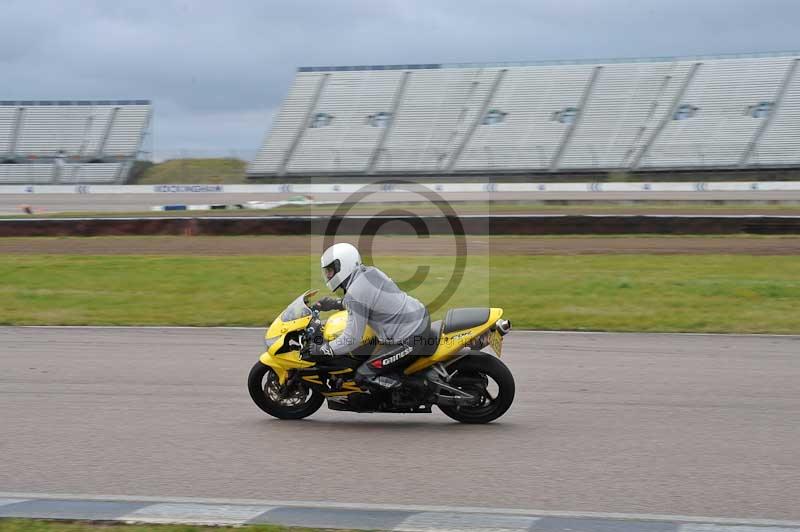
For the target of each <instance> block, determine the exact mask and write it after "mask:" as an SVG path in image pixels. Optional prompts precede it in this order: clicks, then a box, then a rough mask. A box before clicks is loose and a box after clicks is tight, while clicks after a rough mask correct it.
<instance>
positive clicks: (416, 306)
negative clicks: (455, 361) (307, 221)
mask: <svg viewBox="0 0 800 532" xmlns="http://www.w3.org/2000/svg"><path fill="white" fill-rule="evenodd" d="M320 263H321V266H322V277H323V280H324V281H325V284H326V285H327V286H328V288H329V289H330V290H331V292H335V291H336V290H338V289H339V288H341V289H342V290H344V297H343V298H342V299H337V298H333V297H330V296H328V297H324V298H322V299H320V300H319V301H317V302H316V303H315V304H314V306H315V307H316V308H317V309H318V310H320V311H329V310H343V309H347V311H348V312H347V325H346V326H345V329H344V332H343V333H342V334H341V336H339V337H337V338H336V339H334V340H333V341H331V342H329V343H321V344H317V343H312V344H311V345H310V346H309V350H308V354H309V355H310V356H311V357H321V356H336V355H344V354H346V353H349V352H350V351H352V350H353V349H355V348H357V347H359V346H360V345H361V344H362V338H363V336H364V331H365V329H366V327H367V325H369V326H370V327H371V328H372V330H373V331H375V334H376V336H377V338H378V341H379V342H380V343H379V345H378V346H377V348H376V350H375V351H374V352H373V354H372V355H371V356H370V357H369V359H368V360H367V361H366V362H364V363H363V364H361V366H359V368H358V369H357V370H356V376H355V382H356V384H358V385H359V386H363V385H366V386H368V387H370V388H373V389H383V390H391V389H395V388H398V387H400V386H401V382H400V378H399V377H400V371H401V370H402V369H404V368H405V367H406V366H408V365H409V364H411V362H413V360H414V358H415V357H416V356H424V355H429V354H431V353H432V352H433V350H434V349H435V345H434V342H432V341H431V334H430V325H431V320H430V315H429V314H428V310H427V309H426V308H425V305H423V304H422V303H420V302H419V301H418V300H417V299H415V298H413V297H411V296H410V295H408V294H406V293H405V292H403V291H402V290H400V288H398V287H397V285H396V284H395V282H394V281H392V280H391V279H390V278H389V276H387V275H386V274H385V273H383V272H382V271H381V270H379V269H378V268H375V267H374V266H365V265H363V264H362V263H361V255H360V254H359V252H358V250H357V249H356V248H355V246H353V245H351V244H346V243H340V244H334V245H333V246H331V247H329V248H328V249H326V250H325V252H324V253H323V254H322V258H321V259H320Z"/></svg>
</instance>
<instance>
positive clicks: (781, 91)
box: [739, 59, 800, 168]
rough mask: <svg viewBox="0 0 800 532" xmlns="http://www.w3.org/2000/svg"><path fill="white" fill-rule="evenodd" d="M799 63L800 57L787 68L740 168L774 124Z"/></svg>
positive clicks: (744, 164) (741, 160) (748, 159)
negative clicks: (773, 121)
mask: <svg viewBox="0 0 800 532" xmlns="http://www.w3.org/2000/svg"><path fill="white" fill-rule="evenodd" d="M798 63H800V59H795V60H793V61H792V62H791V63H790V64H789V68H787V69H786V74H785V75H784V76H783V82H782V83H781V85H780V87H778V92H777V93H776V94H775V101H774V102H773V104H772V108H771V109H770V110H769V114H768V115H767V116H766V117H765V118H764V120H763V121H762V122H761V125H760V126H759V127H758V129H757V130H756V132H755V133H754V134H753V138H752V139H750V142H749V143H748V145H747V149H746V150H745V152H744V153H743V154H742V157H741V159H739V167H740V168H743V167H745V166H747V163H748V162H749V161H750V157H752V155H753V153H754V152H755V151H756V148H758V143H759V142H761V137H763V136H764V133H765V132H766V131H767V129H769V126H770V125H771V124H772V119H773V117H774V116H775V115H776V114H777V113H778V109H779V108H780V106H781V103H782V102H783V97H784V96H785V95H786V90H787V89H788V88H789V85H790V84H791V83H792V78H793V77H794V73H795V71H796V70H797V64H798Z"/></svg>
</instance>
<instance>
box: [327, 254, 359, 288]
mask: <svg viewBox="0 0 800 532" xmlns="http://www.w3.org/2000/svg"><path fill="white" fill-rule="evenodd" d="M320 263H321V266H322V280H323V281H325V284H326V285H327V287H328V288H330V290H331V292H335V291H336V289H338V288H339V287H341V286H342V283H344V282H345V281H346V280H347V278H348V277H350V275H351V274H352V273H353V272H354V271H355V270H356V268H357V267H358V266H359V265H360V264H361V255H359V253H358V250H357V249H356V247H355V246H353V245H352V244H344V243H343V244H334V245H332V246H331V247H329V248H328V249H326V250H325V253H323V254H322V259H321V260H320Z"/></svg>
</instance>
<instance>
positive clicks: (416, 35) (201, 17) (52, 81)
mask: <svg viewBox="0 0 800 532" xmlns="http://www.w3.org/2000/svg"><path fill="white" fill-rule="evenodd" d="M798 18H800V4H798V3H797V2H794V1H792V0H760V1H759V0H743V1H741V2H730V1H727V0H696V1H691V0H673V1H671V2H663V1H655V0H650V1H639V2H632V1H627V0H605V1H597V0H595V1H588V0H582V1H581V0H560V1H556V0H553V1H525V0H519V1H511V0H509V1H488V0H487V1H466V0H441V1H424V0H418V1H410V0H409V1H405V0H392V1H381V2H378V1H370V0H359V1H356V0H349V1H348V0H343V1H338V2H331V1H329V0H327V1H326V0H314V1H311V0H307V1H303V0H300V1H296V2H291V3H289V2H277V1H276V2H267V1H260V0H239V1H232V2H219V1H206V0H186V1H177V0H172V1H170V0H167V1H153V0H151V1H143V0H140V1H136V2H133V1H130V2H107V1H102V0H94V1H88V0H87V1H77V0H75V1H58V0H31V1H25V2H23V1H20V0H10V1H7V2H5V4H4V11H3V17H2V19H0V69H1V70H2V72H3V76H2V78H0V98H3V99H48V98H81V99H84V98H128V97H130V98H150V99H152V100H153V101H154V104H155V109H156V116H155V120H154V126H153V127H154V142H155V143H156V144H157V146H156V148H164V149H175V148H180V147H186V148H197V149H207V148H209V149H212V148H219V149H220V150H226V149H230V148H242V149H248V150H249V149H252V148H254V147H256V146H257V145H258V143H259V142H260V141H261V138H262V136H263V133H264V131H266V129H267V127H268V125H269V120H270V117H271V116H273V115H274V113H275V112H276V109H277V108H278V106H279V105H280V102H281V100H282V98H283V96H284V95H285V93H286V91H287V90H288V87H289V84H290V83H291V79H292V77H293V75H294V69H295V68H296V67H298V66H304V65H343V64H385V63H429V62H483V61H517V60H538V59H579V58H592V57H620V56H621V57H637V56H668V55H685V54H713V53H721V52H745V51H768V50H785V49H792V48H796V47H798V46H797V38H796V30H795V28H794V27H793V21H796V20H798ZM222 116H224V117H226V118H225V119H224V120H220V117H222ZM237 117H238V118H237ZM253 117H263V120H264V122H263V123H262V124H260V125H259V124H258V121H259V120H261V118H253ZM203 121H209V123H208V126H207V127H203V123H204V122H203Z"/></svg>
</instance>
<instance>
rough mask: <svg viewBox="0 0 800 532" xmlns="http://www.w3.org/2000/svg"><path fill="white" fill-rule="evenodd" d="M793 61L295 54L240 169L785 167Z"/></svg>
mask: <svg viewBox="0 0 800 532" xmlns="http://www.w3.org/2000/svg"><path fill="white" fill-rule="evenodd" d="M798 62H800V53H777V54H759V55H742V56H715V57H683V58H651V59H633V60H600V61H580V62H568V61H563V62H539V63H513V64H512V63H508V64H483V65H479V64H425V65H388V66H352V67H302V68H299V69H298V71H297V73H296V76H295V79H294V83H293V84H292V86H291V88H290V90H289V94H288V95H287V96H286V98H285V100H284V102H283V105H282V107H281V109H280V112H279V113H278V115H277V117H276V119H275V121H274V123H273V126H272V129H271V131H270V132H269V133H268V135H267V137H266V139H265V141H264V143H263V145H262V147H261V149H260V151H259V152H258V154H257V156H256V158H255V159H254V160H253V161H252V162H251V163H250V165H249V167H248V175H249V176H250V177H280V176H324V175H352V176H371V175H374V176H380V175H447V174H453V175H465V174H483V175H501V174H504V173H507V174H525V173H530V174H535V173H542V172H596V171H620V170H621V171H644V170H648V171H662V170H668V171H675V170H688V169H701V170H709V169H752V168H785V167H790V168H791V167H795V168H796V167H800V68H798Z"/></svg>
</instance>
